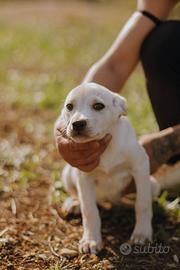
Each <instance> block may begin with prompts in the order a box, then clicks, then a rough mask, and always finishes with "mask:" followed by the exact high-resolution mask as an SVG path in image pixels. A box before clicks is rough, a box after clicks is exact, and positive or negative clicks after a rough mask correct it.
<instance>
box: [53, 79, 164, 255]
mask: <svg viewBox="0 0 180 270" xmlns="http://www.w3.org/2000/svg"><path fill="white" fill-rule="evenodd" d="M126 113H127V108H126V101H125V99H124V98H123V97H122V96H120V95H118V94H115V93H113V92H111V91H109V90H108V89H106V88H105V87H103V86H101V85H98V84H95V83H84V84H82V85H80V86H78V87H76V88H75V89H73V90H72V91H71V92H70V93H69V95H68V96H67V98H66V101H65V104H64V108H63V110H62V113H61V115H60V117H59V119H58V120H57V122H56V127H58V128H63V129H64V132H65V134H66V136H67V137H69V138H71V139H72V140H73V141H75V142H78V143H84V142H88V141H92V140H98V139H101V138H103V137H104V136H105V135H106V134H111V135H112V140H111V142H110V143H109V145H108V147H107V149H106V150H105V152H104V153H103V154H102V156H101V160H100V163H99V165H98V167H97V168H96V169H95V170H93V171H92V172H90V173H85V172H82V171H80V170H79V169H77V168H74V167H72V166H70V165H66V167H65V168H64V170H63V173H62V180H63V183H64V186H65V189H66V190H67V192H69V193H70V194H71V196H72V197H71V199H70V198H69V199H67V200H66V201H65V203H64V205H63V210H65V211H68V212H70V211H72V210H73V211H74V212H76V211H77V210H78V204H77V199H74V198H75V196H76V195H77V198H78V201H79V203H80V209H81V214H82V219H83V229H84V233H83V237H82V239H81V241H80V251H82V252H91V253H96V252H97V251H99V250H100V249H101V247H102V237H101V221H100V216H99V211H98V208H97V204H98V203H100V204H101V203H102V202H103V201H109V202H111V203H118V202H120V198H121V193H122V191H123V190H124V188H125V187H127V185H128V184H129V183H130V182H131V180H132V178H134V180H135V184H136V190H137V195H136V204H135V211H136V224H135V228H134V231H133V233H132V236H131V241H132V242H133V243H143V242H144V241H145V240H146V239H148V240H150V241H151V239H152V226H151V219H152V198H153V197H155V196H157V195H158V193H159V184H158V183H157V182H156V181H155V180H154V179H153V178H152V177H150V173H149V160H148V157H147V154H146V153H145V151H144V149H143V147H142V146H140V145H139V143H138V141H137V139H136V135H135V133H134V130H133V128H132V126H131V124H130V123H129V121H128V119H127V118H126V117H125V115H126Z"/></svg>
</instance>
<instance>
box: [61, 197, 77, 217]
mask: <svg viewBox="0 0 180 270" xmlns="http://www.w3.org/2000/svg"><path fill="white" fill-rule="evenodd" d="M61 210H62V212H63V213H65V214H67V215H68V214H73V215H79V214H80V213H81V210H80V204H79V201H78V200H77V199H75V198H72V197H69V198H67V199H66V200H65V201H64V203H63V205H62V207H61Z"/></svg>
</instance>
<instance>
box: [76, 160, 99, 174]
mask: <svg viewBox="0 0 180 270" xmlns="http://www.w3.org/2000/svg"><path fill="white" fill-rule="evenodd" d="M99 161H100V159H97V160H95V161H94V162H93V163H90V164H88V165H84V166H78V167H77V168H78V169H80V170H81V171H83V172H91V171H92V170H94V169H95V168H96V167H97V166H98V165H99Z"/></svg>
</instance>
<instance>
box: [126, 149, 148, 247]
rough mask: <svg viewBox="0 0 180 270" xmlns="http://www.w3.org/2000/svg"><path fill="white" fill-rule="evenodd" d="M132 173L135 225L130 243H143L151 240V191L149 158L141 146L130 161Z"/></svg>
mask: <svg viewBox="0 0 180 270" xmlns="http://www.w3.org/2000/svg"><path fill="white" fill-rule="evenodd" d="M132 165H133V168H132V174H133V176H134V179H135V183H136V191H137V193H136V204H135V211H136V225H135V228H134V231H133V234H132V236H131V239H130V241H131V242H132V243H139V244H143V243H144V242H145V240H149V241H151V240H152V225H151V220H152V193H151V182H150V173H149V160H148V157H147V155H146V153H145V152H144V149H142V148H141V147H140V148H139V147H138V148H137V149H136V158H135V157H134V158H133V161H132Z"/></svg>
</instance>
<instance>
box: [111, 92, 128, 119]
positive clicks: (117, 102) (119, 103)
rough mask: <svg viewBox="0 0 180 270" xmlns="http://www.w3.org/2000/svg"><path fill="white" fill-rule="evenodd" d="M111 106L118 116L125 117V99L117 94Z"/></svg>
mask: <svg viewBox="0 0 180 270" xmlns="http://www.w3.org/2000/svg"><path fill="white" fill-rule="evenodd" d="M112 103H113V106H114V108H115V110H117V113H118V116H119V117H120V116H121V115H127V102H126V99H125V98H124V97H122V96H120V95H118V94H115V97H114V98H113V101H112Z"/></svg>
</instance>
